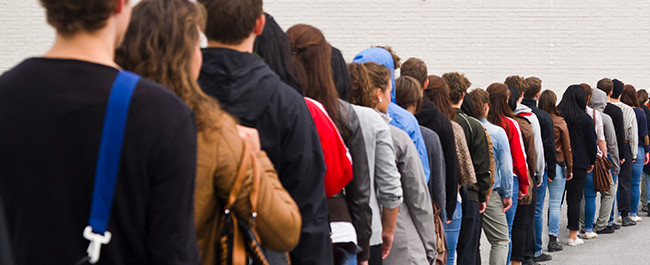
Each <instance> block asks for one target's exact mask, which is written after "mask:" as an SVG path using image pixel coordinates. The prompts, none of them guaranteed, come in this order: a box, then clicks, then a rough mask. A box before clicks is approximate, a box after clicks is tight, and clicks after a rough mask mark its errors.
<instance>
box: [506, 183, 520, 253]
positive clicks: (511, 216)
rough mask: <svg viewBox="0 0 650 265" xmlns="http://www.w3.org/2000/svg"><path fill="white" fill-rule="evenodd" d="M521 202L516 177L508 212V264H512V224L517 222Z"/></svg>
mask: <svg viewBox="0 0 650 265" xmlns="http://www.w3.org/2000/svg"><path fill="white" fill-rule="evenodd" d="M518 202H519V179H517V176H514V177H513V179H512V207H510V209H508V211H507V212H506V220H507V221H508V235H510V247H508V262H507V263H506V264H510V255H511V254H512V224H513V223H514V222H515V213H516V212H517V203H518Z"/></svg>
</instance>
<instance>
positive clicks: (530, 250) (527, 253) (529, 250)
mask: <svg viewBox="0 0 650 265" xmlns="http://www.w3.org/2000/svg"><path fill="white" fill-rule="evenodd" d="M534 185H535V186H537V184H534ZM532 190H533V200H532V202H531V203H530V206H529V207H528V216H526V218H527V220H528V227H527V228H526V246H525V247H524V259H526V260H529V259H533V258H534V257H535V246H536V244H535V225H534V224H535V211H536V210H537V187H533V189H532ZM540 218H542V216H540Z"/></svg>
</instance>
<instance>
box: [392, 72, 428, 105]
mask: <svg viewBox="0 0 650 265" xmlns="http://www.w3.org/2000/svg"><path fill="white" fill-rule="evenodd" d="M395 103H397V105H399V106H400V107H402V108H404V109H408V108H409V107H410V106H415V113H418V112H420V109H422V86H421V85H420V82H419V81H418V80H417V79H415V78H413V77H410V76H406V75H404V76H400V77H399V78H397V80H395Z"/></svg>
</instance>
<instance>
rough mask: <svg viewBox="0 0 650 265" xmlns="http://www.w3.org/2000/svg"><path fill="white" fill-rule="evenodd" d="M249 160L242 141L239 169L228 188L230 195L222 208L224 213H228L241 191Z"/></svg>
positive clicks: (245, 146)
mask: <svg viewBox="0 0 650 265" xmlns="http://www.w3.org/2000/svg"><path fill="white" fill-rule="evenodd" d="M249 159H250V155H249V152H248V145H247V144H246V141H242V157H241V162H240V163H239V169H237V175H236V176H235V180H234V181H233V183H232V187H231V188H230V194H229V195H228V202H226V206H225V207H224V208H225V209H224V211H226V213H230V211H231V209H230V208H231V207H232V206H233V204H235V201H237V197H238V196H239V192H240V191H241V187H242V185H243V179H244V175H246V169H247V165H248V160H249Z"/></svg>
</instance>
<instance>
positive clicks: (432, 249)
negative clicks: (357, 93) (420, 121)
mask: <svg viewBox="0 0 650 265" xmlns="http://www.w3.org/2000/svg"><path fill="white" fill-rule="evenodd" d="M363 67H365V69H367V73H368V75H367V76H368V80H369V82H368V83H370V87H371V88H370V89H367V91H371V92H374V95H375V97H376V98H378V99H381V100H379V103H378V104H376V105H375V106H374V107H375V109H376V110H377V111H379V112H380V114H382V117H383V118H384V120H385V122H386V123H388V121H389V118H388V117H387V116H386V113H387V111H388V105H389V102H390V101H389V100H390V94H391V93H390V92H391V90H393V88H392V87H391V85H392V84H391V82H390V72H389V70H388V69H387V68H386V67H385V66H383V65H378V64H376V63H373V62H368V63H364V64H363ZM405 78H410V77H405ZM401 85H405V86H418V85H419V84H418V83H417V81H415V80H414V79H413V78H410V82H409V83H407V84H401ZM412 90H420V88H418V87H416V88H413V89H412ZM390 127H391V136H392V137H393V145H394V146H395V162H396V164H397V168H398V170H399V173H400V181H401V183H402V188H403V190H404V202H403V203H402V205H401V206H400V207H399V215H398V220H397V226H396V228H395V237H394V242H393V247H391V250H390V253H389V254H388V256H387V257H386V258H385V259H384V263H385V264H405V262H406V264H414V265H415V264H431V263H433V262H434V261H435V259H436V256H437V251H436V245H435V244H436V242H435V225H434V220H433V207H432V204H431V196H430V195H429V191H428V187H427V183H426V180H425V178H424V170H423V169H422V165H421V164H420V159H419V158H418V153H417V149H416V148H415V145H414V144H413V142H412V141H411V139H410V138H409V137H408V135H407V134H406V132H404V131H402V130H400V129H398V128H397V127H395V126H392V125H391V126H390ZM418 238H419V239H420V240H414V239H418Z"/></svg>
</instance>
